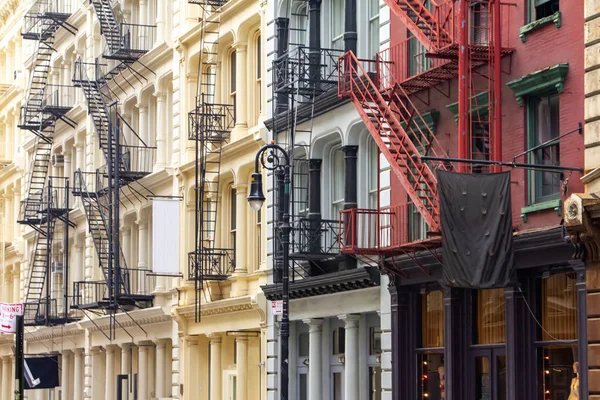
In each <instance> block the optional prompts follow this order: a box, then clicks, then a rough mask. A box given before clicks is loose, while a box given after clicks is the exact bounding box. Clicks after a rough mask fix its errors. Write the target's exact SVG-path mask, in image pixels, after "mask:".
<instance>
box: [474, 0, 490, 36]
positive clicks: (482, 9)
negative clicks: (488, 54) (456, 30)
mask: <svg viewBox="0 0 600 400" xmlns="http://www.w3.org/2000/svg"><path fill="white" fill-rule="evenodd" d="M489 17H490V12H489V5H488V4H487V3H485V2H476V3H475V4H473V5H472V6H471V44H473V45H476V46H487V45H488V38H489V27H490V26H489V23H488V20H489Z"/></svg>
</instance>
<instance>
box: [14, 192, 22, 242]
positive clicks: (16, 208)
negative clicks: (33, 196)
mask: <svg viewBox="0 0 600 400" xmlns="http://www.w3.org/2000/svg"><path fill="white" fill-rule="evenodd" d="M12 191H13V219H14V220H15V221H16V219H17V218H18V216H19V211H20V208H21V188H20V187H13V188H12ZM20 226H21V225H20V224H16V223H13V241H16V239H17V237H19V229H20Z"/></svg>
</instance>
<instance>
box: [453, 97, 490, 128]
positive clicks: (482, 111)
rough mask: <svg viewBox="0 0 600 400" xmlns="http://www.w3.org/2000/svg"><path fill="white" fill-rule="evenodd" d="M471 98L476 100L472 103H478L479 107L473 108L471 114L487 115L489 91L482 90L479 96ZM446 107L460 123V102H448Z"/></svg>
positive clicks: (455, 120)
mask: <svg viewBox="0 0 600 400" xmlns="http://www.w3.org/2000/svg"><path fill="white" fill-rule="evenodd" d="M471 99H472V100H474V101H471V103H474V104H478V106H477V107H475V108H471V115H475V116H477V115H479V116H480V117H484V116H487V114H488V101H489V97H488V92H487V91H486V92H481V93H479V94H478V95H477V96H473V97H471ZM446 108H447V109H448V111H450V112H451V113H452V115H454V122H456V123H458V102H456V103H452V104H448V105H447V106H446Z"/></svg>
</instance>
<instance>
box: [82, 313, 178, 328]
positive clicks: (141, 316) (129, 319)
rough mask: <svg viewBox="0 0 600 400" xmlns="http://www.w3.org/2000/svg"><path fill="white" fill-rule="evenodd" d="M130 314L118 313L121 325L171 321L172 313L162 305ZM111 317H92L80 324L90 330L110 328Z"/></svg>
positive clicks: (129, 325)
mask: <svg viewBox="0 0 600 400" xmlns="http://www.w3.org/2000/svg"><path fill="white" fill-rule="evenodd" d="M128 314H129V315H127V314H126V313H119V314H117V315H116V319H117V321H118V322H119V326H120V327H121V326H122V327H124V328H129V327H134V326H137V325H141V326H144V325H151V324H156V323H160V322H168V321H171V315H170V314H167V313H165V312H164V310H163V308H162V307H152V308H145V309H141V310H134V311H130V312H129V313H128ZM110 318H111V317H110V316H109V315H104V316H102V317H98V318H94V319H93V322H92V321H91V320H90V319H85V320H82V321H80V322H79V325H80V326H81V327H82V328H84V329H87V330H88V331H90V332H98V331H100V330H105V329H109V327H110ZM134 321H135V322H134Z"/></svg>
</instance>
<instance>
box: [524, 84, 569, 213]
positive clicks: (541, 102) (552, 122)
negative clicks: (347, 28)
mask: <svg viewBox="0 0 600 400" xmlns="http://www.w3.org/2000/svg"><path fill="white" fill-rule="evenodd" d="M558 96H559V95H558V94H553V95H550V96H542V97H534V98H531V99H530V100H529V104H528V108H529V109H528V117H529V118H528V119H529V122H528V131H529V135H528V136H529V148H534V147H536V146H540V145H543V146H542V147H541V148H539V149H537V150H536V151H534V152H533V153H531V154H530V157H529V159H530V162H531V163H533V164H541V165H560V146H559V142H558V141H554V142H551V143H548V144H544V143H547V142H548V141H549V140H551V139H556V138H557V137H558V136H559V97H558ZM560 179H561V174H560V173H559V172H548V171H532V172H531V173H530V180H531V181H530V186H529V191H530V203H539V202H542V201H547V200H554V199H556V198H558V196H559V194H560Z"/></svg>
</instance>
